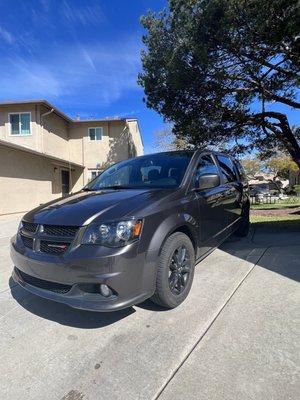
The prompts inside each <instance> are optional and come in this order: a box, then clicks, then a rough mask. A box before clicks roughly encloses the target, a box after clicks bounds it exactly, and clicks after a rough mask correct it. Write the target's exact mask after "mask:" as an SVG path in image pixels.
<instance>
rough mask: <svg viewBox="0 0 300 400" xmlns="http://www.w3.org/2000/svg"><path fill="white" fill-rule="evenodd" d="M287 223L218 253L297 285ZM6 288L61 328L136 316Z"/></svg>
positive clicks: (299, 268)
mask: <svg viewBox="0 0 300 400" xmlns="http://www.w3.org/2000/svg"><path fill="white" fill-rule="evenodd" d="M289 222H291V224H289V227H290V228H292V229H286V226H284V228H282V226H283V225H282V221H280V222H279V223H278V225H277V226H276V223H272V224H269V223H267V224H261V225H259V224H255V228H254V233H253V234H252V235H250V236H249V237H247V238H245V239H237V238H234V236H233V237H232V238H230V239H229V240H228V241H227V242H225V243H224V244H223V245H222V246H221V247H220V249H221V250H222V251H224V252H226V253H228V254H231V255H232V256H233V257H238V258H240V259H241V260H247V261H249V262H251V263H253V264H255V265H256V266H258V267H262V268H265V269H268V270H270V271H273V272H275V273H278V274H281V275H283V276H285V277H288V278H290V279H293V280H295V281H300V257H299V254H300V231H299V230H298V229H297V227H298V226H299V222H298V221H297V223H295V224H294V223H293V221H289ZM293 228H294V229H293ZM211 257H213V256H211ZM197 268H201V263H199V264H198V265H197ZM9 284H10V289H11V294H12V296H13V298H14V299H15V300H16V301H17V302H18V303H19V304H20V305H21V306H22V307H24V308H25V309H26V310H28V311H29V312H31V313H33V314H35V315H38V316H40V317H42V318H46V319H48V320H52V321H55V322H58V323H59V324H62V325H67V326H72V327H77V328H82V329H93V328H101V327H104V326H108V325H111V324H114V323H116V322H118V321H119V320H121V319H123V318H126V317H128V316H129V315H131V314H132V313H134V312H135V309H134V308H133V307H130V308H127V309H125V310H121V311H115V312H107V313H97V312H89V311H84V310H77V309H73V308H71V307H68V306H66V305H64V304H61V303H56V302H53V301H50V300H47V299H43V298H40V297H38V296H35V295H33V294H31V293H29V292H27V291H25V289H23V288H22V287H20V286H19V285H16V284H15V283H14V281H13V280H12V278H10V282H9ZM25 292H26V293H25ZM137 307H140V308H142V309H146V310H150V311H167V310H165V309H164V308H163V307H160V306H158V305H155V304H153V303H152V302H151V301H150V300H147V301H145V302H143V303H141V304H139V305H137Z"/></svg>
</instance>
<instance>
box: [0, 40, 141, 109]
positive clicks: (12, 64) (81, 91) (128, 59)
mask: <svg viewBox="0 0 300 400" xmlns="http://www.w3.org/2000/svg"><path fill="white" fill-rule="evenodd" d="M139 51H140V48H139V43H137V42H136V41H132V40H127V41H123V42H122V43H111V44H107V45H100V44H94V45H92V44H89V45H88V46H86V45H83V44H80V43H78V44H77V45H76V46H74V47H73V48H70V47H63V48H62V47H56V48H53V47H52V48H51V49H50V50H47V49H44V50H43V52H42V54H40V55H39V57H38V56H32V55H30V56H28V57H27V58H24V57H23V58H22V59H20V58H17V57H10V58H2V60H1V63H0V87H1V94H0V95H1V98H2V99H7V98H10V99H12V98H21V97H23V98H24V97H26V98H36V97H39V98H49V99H51V98H53V97H59V98H60V100H64V99H65V100H69V99H72V101H74V100H75V101H77V102H78V103H79V104H80V102H86V103H91V102H96V103H97V105H99V106H101V105H107V104H111V103H113V102H114V101H116V100H118V99H119V98H121V97H122V96H123V95H124V93H125V92H126V91H129V90H137V89H138V86H137V83H136V79H137V74H138V72H139V70H140V58H139Z"/></svg>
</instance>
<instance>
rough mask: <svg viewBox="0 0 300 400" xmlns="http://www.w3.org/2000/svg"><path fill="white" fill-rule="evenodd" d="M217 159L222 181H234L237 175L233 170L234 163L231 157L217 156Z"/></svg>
mask: <svg viewBox="0 0 300 400" xmlns="http://www.w3.org/2000/svg"><path fill="white" fill-rule="evenodd" d="M217 159H218V161H219V165H220V168H221V173H222V176H223V179H224V182H225V183H226V182H234V181H236V180H237V177H236V174H235V172H234V165H233V162H232V161H231V159H230V158H228V157H226V156H217Z"/></svg>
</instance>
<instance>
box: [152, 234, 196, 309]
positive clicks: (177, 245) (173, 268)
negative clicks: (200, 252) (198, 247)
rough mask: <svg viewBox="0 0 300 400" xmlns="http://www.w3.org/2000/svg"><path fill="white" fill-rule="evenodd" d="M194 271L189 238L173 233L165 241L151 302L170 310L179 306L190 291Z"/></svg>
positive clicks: (193, 253)
mask: <svg viewBox="0 0 300 400" xmlns="http://www.w3.org/2000/svg"><path fill="white" fill-rule="evenodd" d="M194 269H195V251H194V247H193V244H192V242H191V240H190V239H189V237H188V236H187V235H185V234H184V233H182V232H175V233H173V234H172V235H171V236H169V237H168V239H167V240H166V241H165V243H164V245H163V247H162V250H161V253H160V257H159V264H158V269H157V276H156V291H155V293H154V295H153V296H152V297H151V300H152V301H153V302H154V303H156V304H159V305H160V306H163V307H165V308H168V309H171V308H175V307H177V306H178V305H179V304H181V303H182V302H183V301H184V300H185V298H186V297H187V295H188V294H189V291H190V289H191V286H192V283H193V278H194Z"/></svg>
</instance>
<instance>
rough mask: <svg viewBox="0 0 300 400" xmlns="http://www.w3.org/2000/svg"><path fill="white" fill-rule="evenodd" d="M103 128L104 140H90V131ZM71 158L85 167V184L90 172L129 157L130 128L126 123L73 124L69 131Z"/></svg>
mask: <svg viewBox="0 0 300 400" xmlns="http://www.w3.org/2000/svg"><path fill="white" fill-rule="evenodd" d="M93 127H102V128H103V135H102V140H90V138H89V133H88V129H89V128H93ZM69 144H70V157H71V160H73V161H74V162H78V163H82V164H84V165H85V167H86V168H85V173H84V182H85V183H87V182H88V180H89V178H90V173H91V172H90V171H91V170H95V169H97V166H99V167H100V168H105V167H106V166H108V165H110V164H113V163H115V162H117V161H120V160H125V159H127V158H128V157H129V142H128V127H127V125H126V123H125V121H107V122H106V121H103V122H101V123H99V122H98V123H97V122H81V123H71V124H70V129H69Z"/></svg>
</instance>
